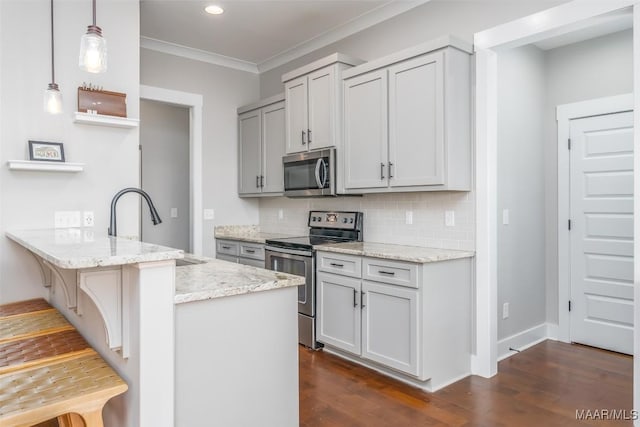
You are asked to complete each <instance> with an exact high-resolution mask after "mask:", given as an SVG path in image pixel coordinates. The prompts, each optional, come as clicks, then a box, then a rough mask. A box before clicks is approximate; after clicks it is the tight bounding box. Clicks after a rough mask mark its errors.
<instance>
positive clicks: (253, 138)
mask: <svg viewBox="0 0 640 427" xmlns="http://www.w3.org/2000/svg"><path fill="white" fill-rule="evenodd" d="M260 120H261V117H260V110H253V111H248V112H246V113H243V114H241V115H240V116H238V133H239V135H238V141H239V153H238V167H239V168H240V171H239V174H238V179H239V182H238V194H253V193H259V192H260V158H261V153H260V148H261V147H260V145H261V136H260V130H261V129H260Z"/></svg>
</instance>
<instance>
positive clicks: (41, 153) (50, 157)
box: [29, 141, 65, 163]
mask: <svg viewBox="0 0 640 427" xmlns="http://www.w3.org/2000/svg"><path fill="white" fill-rule="evenodd" d="M29 160H33V161H42V162H60V163H64V162H65V159H64V145H63V144H62V143H61V142H45V141H29Z"/></svg>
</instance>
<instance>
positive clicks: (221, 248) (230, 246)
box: [216, 240, 240, 256]
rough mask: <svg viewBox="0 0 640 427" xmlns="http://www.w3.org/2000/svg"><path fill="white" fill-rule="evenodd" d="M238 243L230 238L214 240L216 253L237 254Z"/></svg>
mask: <svg viewBox="0 0 640 427" xmlns="http://www.w3.org/2000/svg"><path fill="white" fill-rule="evenodd" d="M239 246H240V244H239V243H238V242H233V241H231V240H218V241H217V242H216V253H219V254H225V255H231V256H238V253H239V252H240V251H239Z"/></svg>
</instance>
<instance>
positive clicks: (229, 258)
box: [216, 254, 238, 263]
mask: <svg viewBox="0 0 640 427" xmlns="http://www.w3.org/2000/svg"><path fill="white" fill-rule="evenodd" d="M216 259H219V260H222V261H229V262H235V263H237V262H238V258H237V257H234V256H230V255H222V254H216Z"/></svg>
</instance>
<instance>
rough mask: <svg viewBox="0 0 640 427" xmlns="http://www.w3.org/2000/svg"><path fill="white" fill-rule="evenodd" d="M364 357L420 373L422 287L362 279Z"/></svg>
mask: <svg viewBox="0 0 640 427" xmlns="http://www.w3.org/2000/svg"><path fill="white" fill-rule="evenodd" d="M362 292H363V295H364V297H363V299H362V304H363V306H362V357H365V358H367V359H370V360H373V361H374V362H379V363H382V364H384V365H387V366H390V367H392V368H395V369H398V370H399V371H402V372H406V373H408V374H411V375H418V324H419V322H418V291H417V290H415V289H408V288H404V287H401V286H394V285H384V284H379V283H373V282H368V281H363V282H362Z"/></svg>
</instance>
